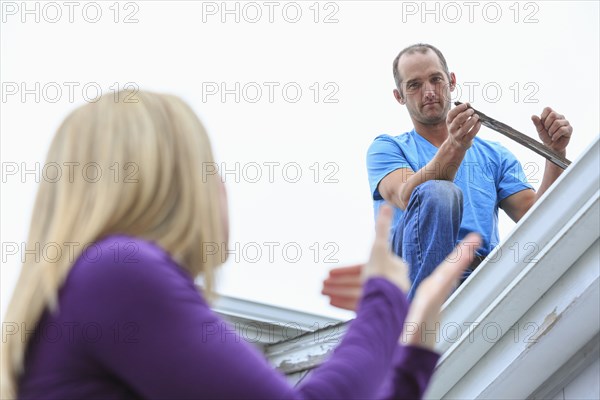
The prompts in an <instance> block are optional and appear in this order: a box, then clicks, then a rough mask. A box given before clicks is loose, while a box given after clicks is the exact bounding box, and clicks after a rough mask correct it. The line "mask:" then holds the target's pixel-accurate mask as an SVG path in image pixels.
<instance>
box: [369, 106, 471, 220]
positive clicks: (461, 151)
mask: <svg viewBox="0 0 600 400" xmlns="http://www.w3.org/2000/svg"><path fill="white" fill-rule="evenodd" d="M473 113H474V112H473V109H471V108H468V103H465V104H461V105H459V106H457V107H455V108H453V109H452V110H450V112H449V113H448V117H447V120H446V123H447V125H448V137H447V139H446V140H445V141H444V142H443V143H442V145H441V146H440V147H439V149H438V152H437V153H436V155H435V157H433V158H432V159H431V161H430V162H429V163H427V165H425V166H424V167H423V168H421V169H420V170H418V171H416V172H413V171H412V170H410V169H409V168H401V169H398V170H396V171H394V172H392V173H390V174H388V175H386V176H385V178H383V179H382V180H381V182H380V183H379V186H378V190H379V193H380V194H381V197H383V198H384V199H385V200H386V201H388V202H390V203H393V204H394V205H395V206H396V207H398V208H400V209H401V210H405V209H406V207H407V205H408V201H409V200H410V196H411V194H412V192H413V190H414V189H415V188H416V187H417V186H419V185H420V184H422V183H424V182H426V181H429V180H444V181H454V178H455V176H456V172H457V171H458V168H459V166H460V163H461V162H462V160H463V158H464V157H465V153H466V152H467V149H468V148H469V147H471V144H472V142H473V138H474V137H475V135H477V133H478V132H479V128H481V123H480V122H479V117H478V116H477V115H473Z"/></svg>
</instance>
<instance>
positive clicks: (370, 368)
mask: <svg viewBox="0 0 600 400" xmlns="http://www.w3.org/2000/svg"><path fill="white" fill-rule="evenodd" d="M58 304H59V308H58V311H57V312H56V313H48V312H45V313H44V314H43V316H42V318H41V319H40V322H39V325H38V328H37V329H36V330H35V333H34V330H33V329H31V328H30V327H21V331H20V332H19V333H20V334H22V337H23V338H25V337H26V335H29V337H30V342H29V344H28V347H27V353H26V358H25V372H24V374H23V375H22V376H21V378H20V379H19V391H18V396H19V397H20V398H47V399H111V398H155V399H176V398H194V399H346V400H347V399H375V398H381V399H386V398H396V399H413V398H420V397H422V395H423V392H424V390H425V387H426V385H427V383H428V381H429V379H430V377H431V375H432V373H433V369H434V367H435V364H436V362H437V360H438V355H437V354H435V353H433V352H431V351H428V350H425V349H421V348H417V347H406V346H399V345H398V337H399V335H400V332H401V330H402V325H403V322H404V318H405V316H406V312H407V308H408V304H407V301H406V298H405V296H404V295H403V293H402V292H401V291H400V290H399V289H398V288H397V287H396V286H395V285H393V284H392V283H390V282H389V281H388V280H386V279H383V278H371V279H370V280H369V281H368V282H366V284H365V287H364V295H363V298H362V300H361V302H360V305H359V309H358V312H357V316H356V319H355V320H353V321H352V322H351V324H350V327H349V328H348V330H347V332H346V334H345V336H344V338H343V340H342V341H341V343H340V344H339V346H338V347H337V348H336V349H335V351H334V352H333V354H332V355H331V357H330V358H329V360H328V361H326V362H325V363H323V364H322V365H321V366H319V367H318V368H316V369H315V370H313V371H312V373H311V374H310V375H309V376H308V377H307V378H306V379H305V380H304V381H303V382H302V383H301V384H300V385H299V386H297V387H293V386H291V385H290V384H289V383H288V382H287V381H286V379H285V378H284V376H283V375H282V374H281V373H279V372H278V371H276V370H275V369H273V367H271V366H270V365H269V364H268V362H267V361H266V360H265V358H264V356H263V355H262V354H261V353H260V352H259V351H258V350H257V349H255V348H254V347H252V346H251V345H249V344H247V343H245V342H244V340H242V339H241V338H240V337H239V336H237V335H236V334H235V333H234V332H235V331H234V330H233V328H232V327H231V326H229V325H227V324H226V323H224V322H223V321H222V320H221V319H220V318H219V317H218V316H217V315H216V314H215V313H214V312H213V311H212V310H211V309H210V308H209V306H208V305H207V303H206V302H205V300H204V299H203V298H202V295H201V294H200V293H199V292H198V290H197V289H196V287H195V286H194V281H193V279H192V278H191V277H190V275H189V274H188V273H187V272H186V271H185V270H183V269H182V268H181V267H180V266H179V265H178V264H177V263H176V262H175V261H174V260H173V259H172V258H171V256H170V255H169V254H168V253H167V252H166V251H164V250H163V249H162V248H160V247H159V246H157V245H156V244H154V243H152V242H149V241H145V240H142V239H139V238H135V237H130V236H124V235H113V236H109V237H106V238H104V239H103V240H101V241H98V242H97V243H96V244H94V245H92V246H90V247H89V248H88V249H87V251H85V252H84V253H83V254H82V255H81V256H80V257H79V258H78V259H77V261H76V262H75V264H74V266H73V268H72V269H71V271H70V273H69V275H68V277H67V280H66V282H65V284H64V286H63V287H62V289H61V290H60V292H59V303H58Z"/></svg>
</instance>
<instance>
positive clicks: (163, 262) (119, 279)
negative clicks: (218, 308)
mask: <svg viewBox="0 0 600 400" xmlns="http://www.w3.org/2000/svg"><path fill="white" fill-rule="evenodd" d="M65 287H67V288H71V289H76V291H77V292H79V293H80V294H84V295H85V294H86V291H87V292H102V291H108V292H110V293H112V294H113V295H116V294H118V293H123V294H127V295H134V294H135V293H136V292H140V291H142V292H147V291H150V292H155V293H156V292H160V291H165V290H170V289H173V288H175V289H191V290H193V291H194V292H196V289H195V287H194V280H193V277H192V276H191V275H190V274H189V273H188V272H187V271H186V270H185V269H183V268H182V267H181V266H180V265H179V264H178V263H177V262H176V261H175V260H174V259H173V257H172V256H171V255H170V254H169V253H168V252H167V251H166V250H164V249H163V248H161V247H160V246H159V245H158V244H156V243H155V242H152V241H149V240H146V239H143V238H140V237H135V236H129V235H123V234H113V235H110V236H106V237H103V238H101V239H99V240H97V241H95V242H93V243H89V244H85V245H83V250H82V251H81V253H80V254H79V256H78V258H77V260H75V262H74V264H73V267H72V269H71V271H70V273H69V275H68V278H67V281H66V282H65ZM88 294H89V293H88Z"/></svg>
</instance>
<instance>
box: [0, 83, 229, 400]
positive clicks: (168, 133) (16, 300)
mask: <svg viewBox="0 0 600 400" xmlns="http://www.w3.org/2000/svg"><path fill="white" fill-rule="evenodd" d="M54 163H56V164H54ZM211 164H214V160H213V155H212V150H211V146H210V141H209V139H208V136H207V134H206V131H205V130H204V127H203V126H202V123H201V122H200V120H199V119H198V117H197V116H196V115H195V114H194V112H193V111H192V110H191V109H190V107H189V106H188V105H187V104H185V103H184V102H183V101H182V100H180V99H179V98H177V97H175V96H170V95H163V94H156V93H150V92H143V91H138V92H132V91H122V92H119V93H116V94H115V93H111V94H109V95H105V96H103V97H101V98H100V99H99V100H98V101H97V102H95V103H90V104H86V105H84V106H82V107H80V108H78V109H76V110H75V111H73V112H72V113H71V114H70V115H69V116H68V117H67V118H66V119H65V121H64V122H63V123H62V125H61V126H60V127H59V129H58V131H57V133H56V135H55V137H54V139H53V142H52V144H51V146H50V150H49V152H48V157H47V160H46V165H53V166H55V167H62V168H61V169H62V175H61V177H60V179H52V180H50V179H42V181H41V184H40V187H39V190H38V193H37V198H36V202H35V206H34V211H33V215H32V220H31V226H30V231H29V237H28V239H27V247H26V248H27V249H31V248H34V247H35V248H36V249H40V248H43V247H44V244H48V243H53V244H58V245H59V246H60V245H61V244H64V243H73V242H76V243H80V244H84V245H85V244H91V243H93V242H95V241H97V240H99V239H100V238H102V237H104V236H106V235H109V234H112V233H122V234H127V235H131V236H136V237H140V238H143V239H147V240H151V241H154V242H156V243H157V244H158V245H160V246H161V247H162V248H163V249H165V250H166V251H168V252H169V253H170V254H171V256H172V257H173V258H174V259H175V260H176V261H177V262H178V263H179V264H180V265H181V266H182V267H183V268H185V269H186V270H187V271H188V272H189V273H190V275H191V276H192V277H196V276H198V275H199V274H202V275H203V278H204V293H205V295H206V296H207V297H210V296H211V294H212V293H213V292H212V290H213V285H214V269H215V267H217V266H218V265H219V264H221V263H222V262H223V261H224V259H222V258H220V257H219V256H220V254H214V255H212V254H204V253H205V252H203V247H204V246H203V245H202V244H203V243H224V241H225V240H226V230H227V227H226V226H224V225H225V224H226V222H225V221H224V219H223V218H222V216H223V215H224V214H223V213H224V210H223V207H225V206H226V205H225V204H222V202H221V196H220V190H221V189H222V188H221V187H220V185H221V182H220V178H219V176H218V175H217V174H205V173H204V172H203V171H205V167H206V165H211ZM89 165H92V166H93V168H91V167H89ZM84 166H87V171H86V170H85V169H83V167H84ZM77 167H79V168H82V170H78V169H77ZM98 171H100V174H101V176H100V177H99V178H98V173H97V172H98ZM86 175H87V176H86ZM36 244H37V245H36ZM83 248H84V246H78V247H76V248H75V252H74V254H72V253H71V254H67V253H68V252H67V251H62V255H61V256H60V257H57V259H56V260H51V262H50V261H47V260H44V257H38V256H36V257H29V258H28V259H26V260H25V262H24V263H23V265H22V268H21V272H20V276H19V279H18V282H17V285H16V287H15V290H14V294H13V296H12V299H11V301H10V304H9V307H8V310H7V313H6V318H5V321H7V323H11V324H14V323H16V324H18V325H17V326H18V327H26V328H27V329H29V330H30V329H31V328H32V327H35V325H36V324H37V322H38V321H39V319H40V317H41V315H42V313H43V312H44V310H45V309H49V310H56V309H57V297H58V291H59V289H60V288H61V286H62V284H63V282H64V281H65V279H66V277H67V275H68V274H69V271H70V269H71V267H72V265H73V263H74V261H75V260H76V259H77V257H78V256H79V255H80V254H81V251H82V249H83ZM31 258H35V259H34V260H31ZM36 261H37V262H36ZM3 330H4V329H3ZM3 336H4V332H3ZM26 336H29V335H26ZM26 347H27V338H22V335H20V334H19V335H7V338H6V340H3V343H2V360H1V369H2V385H1V386H2V389H1V391H0V395H1V398H2V399H5V398H9V397H13V396H16V394H17V392H18V388H17V380H18V377H19V375H20V374H21V373H22V372H23V364H24V355H25V350H26Z"/></svg>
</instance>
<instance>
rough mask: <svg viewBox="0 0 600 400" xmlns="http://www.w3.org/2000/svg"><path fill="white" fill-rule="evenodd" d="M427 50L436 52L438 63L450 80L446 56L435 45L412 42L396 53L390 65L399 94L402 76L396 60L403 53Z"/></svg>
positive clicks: (398, 59) (423, 52) (425, 51)
mask: <svg viewBox="0 0 600 400" xmlns="http://www.w3.org/2000/svg"><path fill="white" fill-rule="evenodd" d="M429 50H432V51H433V52H434V53H435V54H437V56H438V58H439V59H440V63H441V64H442V68H443V69H444V72H445V73H446V76H447V77H448V80H450V70H449V69H448V63H447V62H446V58H445V57H444V55H443V54H442V52H441V51H439V50H438V48H437V47H435V46H432V45H430V44H427V43H417V44H413V45H411V46H408V47H407V48H405V49H404V50H402V51H401V52H400V53H398V55H397V56H396V58H394V63H393V66H392V67H393V69H394V80H395V81H396V87H397V88H398V90H399V91H400V94H402V88H401V87H400V84H401V83H402V77H401V76H400V72H399V71H398V62H399V61H400V57H402V55H404V54H412V53H416V52H419V53H422V54H425V53H427V52H428V51H429Z"/></svg>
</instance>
